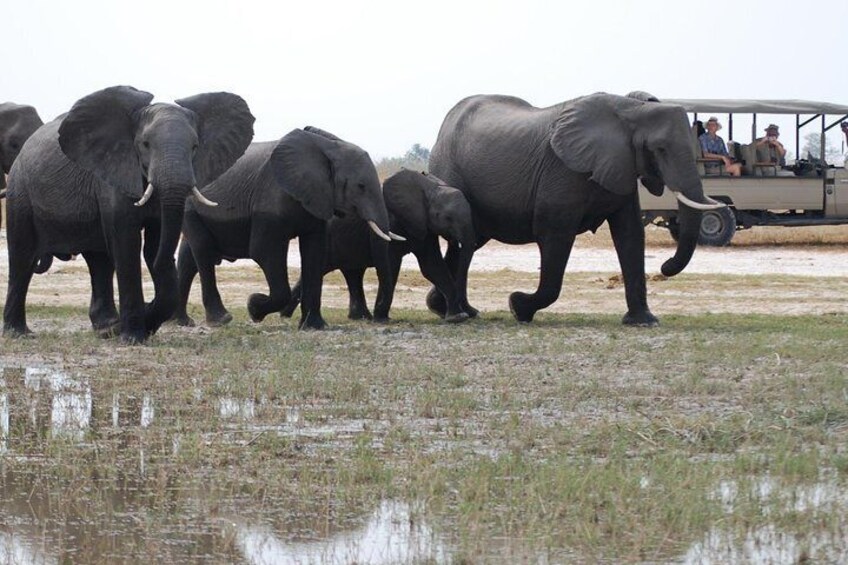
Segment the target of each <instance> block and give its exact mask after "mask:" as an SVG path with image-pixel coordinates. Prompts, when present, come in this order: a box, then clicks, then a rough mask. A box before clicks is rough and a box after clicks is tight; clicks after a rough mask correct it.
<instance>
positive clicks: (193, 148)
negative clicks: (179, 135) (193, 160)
mask: <svg viewBox="0 0 848 565" xmlns="http://www.w3.org/2000/svg"><path fill="white" fill-rule="evenodd" d="M191 152H192V154H194V153H197V144H196V143H195V144H194V147H192V148H191Z"/></svg>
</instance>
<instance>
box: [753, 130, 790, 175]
mask: <svg viewBox="0 0 848 565" xmlns="http://www.w3.org/2000/svg"><path fill="white" fill-rule="evenodd" d="M765 131H766V135H765V137H761V138H759V139H758V140H757V142H756V144H757V161H759V162H761V163H775V164H776V165H780V166H781V167H783V166H784V165H786V149H785V148H784V147H783V144H782V143H780V142H779V141H778V140H777V138H778V137H780V130H779V129H778V127H777V126H776V125H774V124H769V127H767V128H766V130H765Z"/></svg>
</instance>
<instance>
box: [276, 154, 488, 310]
mask: <svg viewBox="0 0 848 565" xmlns="http://www.w3.org/2000/svg"><path fill="white" fill-rule="evenodd" d="M383 197H384V199H385V201H386V208H387V209H388V211H389V219H390V222H391V228H392V231H393V232H394V233H396V234H399V235H401V236H403V237H405V238H406V241H392V242H391V243H388V242H386V241H384V240H382V239H380V238H379V237H377V236H376V235H374V233H373V232H372V231H371V230H370V229H368V226H367V224H365V222H363V221H362V220H358V219H355V218H334V219H333V220H331V221H330V226H329V254H328V260H327V265H326V267H325V273H329V272H331V271H334V270H336V269H340V270H341V271H342V274H343V275H344V277H345V281H346V282H347V288H348V294H349V305H348V318H350V319H352V320H359V319H368V320H370V319H372V316H371V312H370V311H369V310H368V305H367V304H366V301H365V293H364V290H363V284H362V279H363V276H364V274H365V269H367V268H368V267H376V268H377V278H378V280H379V290H378V291H377V301H376V304H375V306H374V316H373V318H374V319H376V320H377V321H385V320H388V319H389V309H390V308H391V305H392V300H393V298H394V291H395V285H396V284H397V278H398V274H399V272H400V266H401V262H402V260H403V257H404V256H405V255H406V254H407V253H413V254H414V255H415V257H416V259H417V260H418V265H419V267H420V268H421V273H422V274H423V275H424V276H425V277H426V278H427V280H429V281H430V282H432V283H433V285H434V286H435V287H436V289H438V290H439V292H441V293H442V295H443V296H444V298H445V303H446V305H447V312H446V313H445V314H443V316H444V319H445V321H447V322H462V321H465V320H467V319H468V318H469V316H470V315H471V316H473V315H476V314H477V312H476V310H472V311H471V312H467V311H466V310H465V308H466V307H467V302H466V301H465V300H464V297H463V296H460V295H459V293H458V288H457V287H458V286H459V285H457V284H456V283H455V282H454V280H453V276H452V275H451V273H450V270H449V269H448V267H447V264H446V263H445V262H444V259H443V258H442V253H441V249H440V248H439V237H440V236H441V237H443V238H445V239H446V240H448V241H454V242H457V243H458V244H459V245H460V247H461V248H462V249H463V250H464V253H463V258H464V260H468V261H470V260H471V257H472V256H473V254H474V246H475V245H476V243H477V236H476V235H475V233H474V226H473V224H472V220H471V207H470V206H469V205H468V201H467V200H465V197H464V196H463V195H462V193H461V192H460V191H458V190H457V189H455V188H453V187H449V186H446V185H445V183H444V182H443V181H442V180H441V179H439V178H437V177H435V176H434V175H429V174H424V173H418V172H415V171H410V170H405V169H404V170H401V171H400V172H398V173H395V174H394V175H392V176H391V177H389V178H388V179H386V180H385V182H384V183H383ZM386 246H388V248H389V249H388V254H389V267H390V272H389V273H385V272H384V271H385V268H384V266H383V264H382V262H381V257H382V256H383V254H384V253H385V251H384V248H385V247H386ZM463 286H464V285H463ZM299 298H300V281H298V283H297V284H296V285H295V287H294V289H292V300H291V302H290V303H289V305H288V306H287V307H286V308H285V309H284V310H283V312H282V314H283V315H291V312H293V311H294V309H295V308H296V307H297V303H298V301H299Z"/></svg>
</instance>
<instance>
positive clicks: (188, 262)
mask: <svg viewBox="0 0 848 565" xmlns="http://www.w3.org/2000/svg"><path fill="white" fill-rule="evenodd" d="M196 274H197V263H195V261H194V255H193V253H192V250H191V246H190V245H189V244H188V240H186V239H185V238H183V240H182V241H181V242H180V250H179V252H178V254H177V310H176V312H174V318H173V319H174V321H176V322H177V325H180V326H194V320H192V319H191V316H189V315H188V296H189V294H191V283H192V282H193V281H194V276H195V275H196Z"/></svg>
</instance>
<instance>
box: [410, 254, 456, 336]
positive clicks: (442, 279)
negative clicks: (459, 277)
mask: <svg viewBox="0 0 848 565" xmlns="http://www.w3.org/2000/svg"><path fill="white" fill-rule="evenodd" d="M412 252H413V253H414V254H415V258H416V259H418V266H419V267H420V268H421V274H423V275H424V277H425V278H426V279H427V280H428V281H430V282H431V283H433V285H435V288H436V289H437V290H438V292H439V293H440V294H441V295H442V296H443V297H444V299H445V307H446V310H445V316H444V319H445V321H446V322H452V323H457V322H464V321H465V320H467V319H468V318H469V315H468V313H466V312H464V311H463V308H462V305H461V304H460V302H459V294H458V292H457V288H456V284H455V283H454V280H453V277H452V276H451V273H450V271H449V270H448V266H447V263H446V262H445V260H444V259H442V253H441V250H440V249H439V240H438V238H437V237H428V238H427V240H426V241H425V242H424V243H423V244H422V245H420V246H416V247H414V248H413V249H412Z"/></svg>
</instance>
